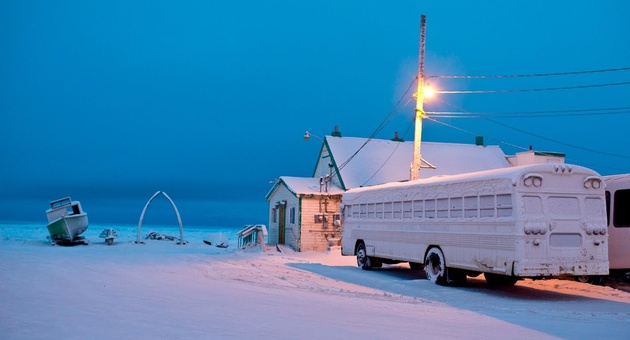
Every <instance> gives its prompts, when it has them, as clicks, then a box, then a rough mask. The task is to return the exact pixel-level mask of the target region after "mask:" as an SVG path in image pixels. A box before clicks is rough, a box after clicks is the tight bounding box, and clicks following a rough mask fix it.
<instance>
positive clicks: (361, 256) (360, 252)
mask: <svg viewBox="0 0 630 340" xmlns="http://www.w3.org/2000/svg"><path fill="white" fill-rule="evenodd" d="M357 266H359V267H361V269H363V270H369V269H372V261H371V260H370V257H369V256H367V251H366V250H365V244H364V243H363V242H361V243H359V245H358V246H357Z"/></svg>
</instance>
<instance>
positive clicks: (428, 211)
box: [424, 200, 435, 218]
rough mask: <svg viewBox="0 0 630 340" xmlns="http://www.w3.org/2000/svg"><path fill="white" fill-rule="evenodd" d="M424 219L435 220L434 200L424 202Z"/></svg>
mask: <svg viewBox="0 0 630 340" xmlns="http://www.w3.org/2000/svg"><path fill="white" fill-rule="evenodd" d="M424 217H425V218H435V200H426V201H424Z"/></svg>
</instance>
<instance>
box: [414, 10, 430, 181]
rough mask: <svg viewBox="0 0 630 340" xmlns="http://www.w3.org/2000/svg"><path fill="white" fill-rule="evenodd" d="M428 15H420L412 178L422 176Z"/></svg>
mask: <svg viewBox="0 0 630 340" xmlns="http://www.w3.org/2000/svg"><path fill="white" fill-rule="evenodd" d="M425 26H426V16H425V15H424V14H422V15H421V16H420V51H419V54H418V89H417V92H416V118H415V133H414V138H413V163H412V164H411V180H416V179H418V178H420V167H421V165H422V164H421V163H422V156H421V155H422V154H421V152H420V143H421V141H422V118H424V110H423V109H422V101H423V99H424V98H423V88H424V41H425Z"/></svg>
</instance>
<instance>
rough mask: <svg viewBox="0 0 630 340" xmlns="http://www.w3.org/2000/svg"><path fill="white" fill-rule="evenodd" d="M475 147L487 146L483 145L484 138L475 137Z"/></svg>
mask: <svg viewBox="0 0 630 340" xmlns="http://www.w3.org/2000/svg"><path fill="white" fill-rule="evenodd" d="M475 145H477V146H485V144H484V143H483V136H477V137H475Z"/></svg>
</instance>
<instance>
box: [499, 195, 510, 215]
mask: <svg viewBox="0 0 630 340" xmlns="http://www.w3.org/2000/svg"><path fill="white" fill-rule="evenodd" d="M497 216H498V217H510V216H512V195H511V194H501V195H497Z"/></svg>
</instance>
